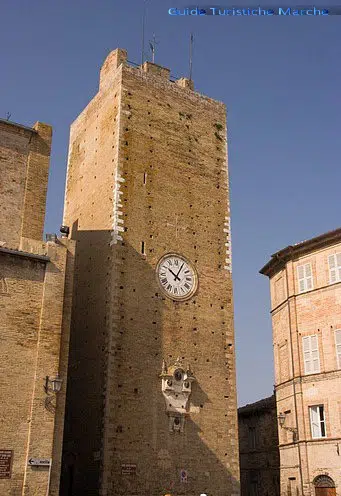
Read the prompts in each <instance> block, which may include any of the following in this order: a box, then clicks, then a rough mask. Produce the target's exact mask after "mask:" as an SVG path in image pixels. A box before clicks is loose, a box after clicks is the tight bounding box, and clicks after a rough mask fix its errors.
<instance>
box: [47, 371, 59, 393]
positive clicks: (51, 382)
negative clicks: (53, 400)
mask: <svg viewBox="0 0 341 496" xmlns="http://www.w3.org/2000/svg"><path fill="white" fill-rule="evenodd" d="M62 383H63V379H61V378H60V377H59V375H57V376H56V377H49V376H48V375H47V376H46V379H45V386H44V389H45V393H46V394H48V393H49V392H53V393H59V391H60V390H61V388H62Z"/></svg>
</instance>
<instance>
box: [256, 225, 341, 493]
mask: <svg viewBox="0 0 341 496" xmlns="http://www.w3.org/2000/svg"><path fill="white" fill-rule="evenodd" d="M330 258H331V259H332V260H331V262H330ZM340 259H341V229H336V230H335V231H331V232H328V233H325V234H323V235H321V236H317V237H316V238H313V239H310V240H307V241H303V242H301V243H297V244H296V245H293V246H288V247H287V248H284V249H283V250H281V251H279V252H277V253H275V254H274V255H272V257H271V259H270V261H269V262H268V263H267V264H266V265H265V266H264V267H263V269H262V270H261V273H262V274H265V275H267V276H268V277H269V279H270V290H271V314H272V326H273V346H274V362H275V382H276V401H277V412H278V414H279V415H280V414H282V415H283V416H284V424H283V427H282V428H281V427H279V447H280V461H281V496H291V495H296V494H297V495H301V496H302V495H304V496H335V495H339V494H341V493H340V487H341V471H340V463H341V415H340V413H341V350H340V348H341V346H340V345H341V307H340V302H341V267H340V268H339V269H338V268H337V266H338V265H339V266H341V264H340ZM333 261H334V262H333ZM331 263H335V266H336V269H335V271H334V269H331V265H330V264H331ZM303 283H304V284H306V286H304V285H303ZM338 336H340V337H338ZM311 339H313V341H311ZM338 340H339V341H340V345H338V344H337V343H338ZM339 355H340V358H339ZM318 407H322V409H323V413H315V414H314V416H312V415H313V413H312V408H314V409H315V410H316V408H318Z"/></svg>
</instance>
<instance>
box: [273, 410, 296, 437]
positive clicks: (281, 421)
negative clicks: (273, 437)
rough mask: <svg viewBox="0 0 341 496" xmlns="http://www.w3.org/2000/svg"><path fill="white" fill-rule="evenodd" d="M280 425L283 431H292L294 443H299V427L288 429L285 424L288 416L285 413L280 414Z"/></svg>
mask: <svg viewBox="0 0 341 496" xmlns="http://www.w3.org/2000/svg"><path fill="white" fill-rule="evenodd" d="M277 419H278V422H279V425H280V427H281V428H282V429H285V430H286V431H290V432H292V433H293V435H294V436H293V440H294V442H295V441H297V438H298V429H297V427H286V426H285V425H284V424H285V419H286V414H285V413H282V412H281V413H280V414H279V415H278V417H277Z"/></svg>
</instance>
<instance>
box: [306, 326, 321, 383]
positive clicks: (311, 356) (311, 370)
mask: <svg viewBox="0 0 341 496" xmlns="http://www.w3.org/2000/svg"><path fill="white" fill-rule="evenodd" d="M302 344H303V360H304V373H305V374H317V373H318V372H320V355H319V347H318V336H317V335H316V334H315V335H313V336H305V337H303V338H302Z"/></svg>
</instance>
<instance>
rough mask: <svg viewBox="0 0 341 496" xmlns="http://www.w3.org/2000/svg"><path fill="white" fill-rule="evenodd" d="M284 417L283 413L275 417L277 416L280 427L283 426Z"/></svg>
mask: <svg viewBox="0 0 341 496" xmlns="http://www.w3.org/2000/svg"><path fill="white" fill-rule="evenodd" d="M285 417H286V415H285V413H280V414H279V415H278V417H277V418H278V421H279V425H280V426H281V427H284V423H285Z"/></svg>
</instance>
